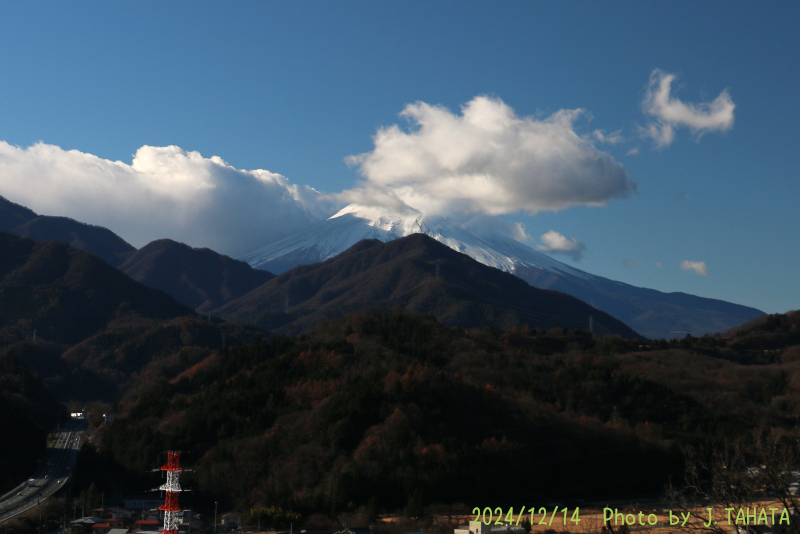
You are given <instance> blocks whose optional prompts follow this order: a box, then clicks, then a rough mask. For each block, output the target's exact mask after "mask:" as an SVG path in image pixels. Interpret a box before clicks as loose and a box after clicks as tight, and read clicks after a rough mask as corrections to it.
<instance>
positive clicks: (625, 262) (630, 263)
mask: <svg viewBox="0 0 800 534" xmlns="http://www.w3.org/2000/svg"><path fill="white" fill-rule="evenodd" d="M622 265H624V266H625V267H636V266H637V265H639V262H638V261H636V260H634V259H633V258H625V259H624V260H622Z"/></svg>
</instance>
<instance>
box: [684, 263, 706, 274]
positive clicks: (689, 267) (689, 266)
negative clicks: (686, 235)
mask: <svg viewBox="0 0 800 534" xmlns="http://www.w3.org/2000/svg"><path fill="white" fill-rule="evenodd" d="M681 269H683V270H684V271H694V272H696V273H697V274H699V275H701V276H708V268H707V267H706V262H704V261H689V260H683V261H682V262H681Z"/></svg>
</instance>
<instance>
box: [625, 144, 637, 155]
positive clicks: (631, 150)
mask: <svg viewBox="0 0 800 534" xmlns="http://www.w3.org/2000/svg"><path fill="white" fill-rule="evenodd" d="M638 153H639V147H638V146H635V147H633V148H632V149H630V150H628V152H627V153H626V154H625V155H626V156H635V155H636V154H638Z"/></svg>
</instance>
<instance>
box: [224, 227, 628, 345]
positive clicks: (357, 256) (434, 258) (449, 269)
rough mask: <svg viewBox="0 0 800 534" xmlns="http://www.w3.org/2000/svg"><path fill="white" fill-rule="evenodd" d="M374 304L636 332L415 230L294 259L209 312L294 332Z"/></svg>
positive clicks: (491, 321)
mask: <svg viewBox="0 0 800 534" xmlns="http://www.w3.org/2000/svg"><path fill="white" fill-rule="evenodd" d="M379 306H380V307H388V308H391V307H397V308H401V309H404V310H408V311H417V312H424V313H431V314H433V315H434V316H436V318H437V319H438V320H439V321H441V322H443V323H444V324H448V325H451V326H461V327H465V328H472V327H480V326H487V325H496V326H500V327H501V328H509V327H512V326H521V325H522V324H528V325H529V326H531V327H539V328H552V327H567V328H583V329H589V328H591V329H592V330H593V331H594V332H595V333H602V334H618V335H621V336H623V337H629V338H630V337H634V338H635V337H638V334H637V333H636V332H634V331H633V330H632V329H630V328H629V327H628V326H626V325H625V324H624V323H622V322H621V321H619V320H617V319H615V318H613V317H611V316H610V315H608V314H607V313H604V312H602V311H600V310H597V309H595V308H592V307H591V306H589V305H587V304H586V303H584V302H583V301H580V300H578V299H576V298H575V297H571V296H569V295H566V294H564V293H561V292H558V291H549V290H542V289H537V288H534V287H532V286H530V285H529V284H527V283H526V282H524V281H523V280H521V279H519V278H517V277H515V276H513V275H511V274H508V273H504V272H503V271H500V270H498V269H494V268H492V267H487V266H486V265H483V264H481V263H478V262H477V261H475V260H473V259H472V258H470V257H469V256H467V255H466V254H462V253H459V252H456V251H454V250H453V249H451V248H449V247H447V246H445V245H443V244H441V243H439V242H438V241H436V240H434V239H432V238H431V237H429V236H427V235H425V234H421V233H414V234H411V235H409V236H406V237H403V238H399V239H396V240H393V241H390V242H388V243H383V242H382V241H379V240H377V239H373V240H364V241H360V242H359V243H357V244H355V245H354V246H352V247H350V248H349V249H347V250H346V251H345V252H343V253H341V254H339V255H337V256H335V257H333V258H331V259H328V260H326V261H323V262H320V263H315V264H311V265H304V266H299V267H295V268H294V269H291V270H289V271H287V272H285V273H283V274H282V275H280V276H277V277H275V278H273V279H272V280H270V281H269V282H267V283H266V284H264V285H262V286H260V287H259V288H257V289H255V290H253V291H251V292H250V293H248V294H246V295H244V296H242V297H240V298H238V299H235V300H233V301H231V302H229V303H228V304H226V305H225V306H222V307H220V308H218V309H217V310H214V311H213V313H214V314H216V315H219V316H221V317H224V318H225V319H227V320H229V321H239V322H252V323H254V324H256V325H258V326H260V327H262V328H266V329H268V330H272V331H276V332H285V333H298V332H302V331H306V330H308V329H310V328H311V327H313V325H314V324H316V323H318V322H319V321H322V320H324V319H328V318H330V317H332V316H336V315H342V314H344V313H348V312H351V311H355V310H358V309H361V308H365V307H379Z"/></svg>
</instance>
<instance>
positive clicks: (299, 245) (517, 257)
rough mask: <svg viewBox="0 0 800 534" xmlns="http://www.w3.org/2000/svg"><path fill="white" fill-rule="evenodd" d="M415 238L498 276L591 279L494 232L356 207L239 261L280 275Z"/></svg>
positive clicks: (412, 214) (415, 214)
mask: <svg viewBox="0 0 800 534" xmlns="http://www.w3.org/2000/svg"><path fill="white" fill-rule="evenodd" d="M416 233H423V234H427V235H429V236H430V237H432V238H434V239H436V240H437V241H439V242H440V243H443V244H445V245H447V246H448V247H450V248H452V249H454V250H457V251H459V252H462V253H464V254H466V255H468V256H470V257H472V258H473V259H475V260H477V261H479V262H480V263H483V264H484V265H488V266H490V267H496V268H498V269H501V270H503V271H507V272H514V271H515V270H516V269H517V268H518V267H520V266H522V265H524V266H526V267H531V268H535V269H544V270H547V271H553V272H557V273H562V274H570V275H573V276H579V277H581V278H591V277H592V275H590V274H588V273H585V272H583V271H580V270H578V269H574V268H572V267H570V266H568V265H565V264H563V263H561V262H559V261H557V260H554V259H552V258H550V257H549V256H547V255H545V254H542V253H541V252H538V251H536V250H534V249H532V248H530V247H529V246H527V245H525V244H523V243H519V242H518V241H515V240H514V239H512V238H511V237H509V236H507V235H505V234H503V233H502V232H500V231H497V230H487V229H479V228H477V227H476V226H475V225H472V226H470V225H467V224H464V223H458V222H455V221H452V220H450V219H447V218H444V217H424V216H423V215H422V214H420V213H419V212H416V211H412V210H409V211H408V212H406V213H397V212H391V211H388V210H386V209H385V208H378V207H371V206H361V205H356V204H351V205H349V206H347V207H345V208H343V209H342V210H340V211H339V212H338V213H336V214H335V215H333V216H332V217H330V218H328V219H326V220H324V221H320V222H318V223H315V224H313V225H311V226H309V227H307V228H305V229H303V230H301V231H299V232H297V233H295V234H293V235H291V236H288V237H286V238H284V239H282V240H280V241H277V242H275V243H271V244H269V245H267V246H265V247H262V248H260V249H258V250H255V251H253V252H251V253H250V254H246V255H244V256H241V257H240V258H239V259H240V260H243V261H246V262H247V263H249V264H250V265H251V266H252V267H253V268H256V269H266V270H269V271H272V272H274V273H281V272H283V271H286V270H288V269H290V268H292V267H294V266H296V265H302V264H308V263H316V262H318V261H322V260H326V259H328V258H331V257H333V256H336V255H338V254H340V253H342V252H344V251H345V250H347V249H348V248H350V247H351V246H353V245H355V244H356V243H358V242H359V241H361V240H362V239H379V240H381V241H384V242H387V241H391V240H393V239H397V238H400V237H405V236H407V235H410V234H416Z"/></svg>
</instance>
